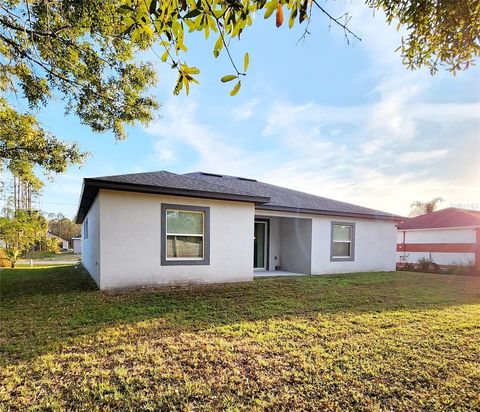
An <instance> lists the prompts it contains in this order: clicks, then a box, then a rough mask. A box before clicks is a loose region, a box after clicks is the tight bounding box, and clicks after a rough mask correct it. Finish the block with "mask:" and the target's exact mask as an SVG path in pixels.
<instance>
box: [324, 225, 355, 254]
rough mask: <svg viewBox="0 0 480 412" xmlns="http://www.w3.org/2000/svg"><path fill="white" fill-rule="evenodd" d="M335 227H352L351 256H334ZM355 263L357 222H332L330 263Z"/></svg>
mask: <svg viewBox="0 0 480 412" xmlns="http://www.w3.org/2000/svg"><path fill="white" fill-rule="evenodd" d="M335 226H350V227H351V233H352V239H351V241H350V256H334V255H333V244H334V243H335V242H334V241H333V228H334V227H335ZM354 261H355V222H339V221H332V222H331V229H330V262H354Z"/></svg>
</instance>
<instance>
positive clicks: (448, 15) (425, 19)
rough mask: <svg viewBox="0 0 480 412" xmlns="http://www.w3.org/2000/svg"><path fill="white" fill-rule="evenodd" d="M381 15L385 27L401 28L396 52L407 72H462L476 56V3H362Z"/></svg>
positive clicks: (479, 48)
mask: <svg viewBox="0 0 480 412" xmlns="http://www.w3.org/2000/svg"><path fill="white" fill-rule="evenodd" d="M366 2H367V4H368V5H369V6H370V7H372V8H375V9H380V10H383V11H384V12H385V15H386V17H387V22H388V23H389V24H391V23H394V24H397V27H398V28H400V27H404V28H406V30H407V35H406V37H404V38H403V39H402V44H401V46H400V50H401V53H402V57H403V61H404V63H405V64H406V65H407V66H408V67H409V68H410V69H419V68H421V67H427V68H429V69H430V72H431V73H432V74H433V73H435V72H437V71H438V69H439V67H440V66H445V67H446V68H447V69H448V70H450V71H452V72H454V73H455V72H457V71H459V70H465V69H467V68H468V67H470V65H472V64H473V63H474V60H475V58H477V57H478V56H479V55H480V1H478V0H421V1H414V0H366Z"/></svg>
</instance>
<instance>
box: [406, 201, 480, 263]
mask: <svg viewBox="0 0 480 412" xmlns="http://www.w3.org/2000/svg"><path fill="white" fill-rule="evenodd" d="M422 258H423V259H427V260H430V261H432V262H434V263H436V264H437V265H439V266H452V265H455V266H457V265H464V266H476V267H477V271H480V211H478V210H468V209H460V208H454V207H449V208H446V209H442V210H438V211H436V212H432V213H427V214H425V215H421V216H417V217H414V218H411V219H406V220H405V221H403V222H401V223H400V224H399V226H398V233H397V263H398V265H399V266H403V265H405V264H406V263H412V264H416V263H417V262H418V261H419V260H420V259H422Z"/></svg>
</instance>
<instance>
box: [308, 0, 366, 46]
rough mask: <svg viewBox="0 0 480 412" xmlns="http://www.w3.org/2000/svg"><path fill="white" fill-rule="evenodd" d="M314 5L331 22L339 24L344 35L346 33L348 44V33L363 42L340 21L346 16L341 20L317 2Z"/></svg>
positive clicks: (314, 0)
mask: <svg viewBox="0 0 480 412" xmlns="http://www.w3.org/2000/svg"><path fill="white" fill-rule="evenodd" d="M313 4H315V6H317V7H318V8H319V9H320V11H321V12H322V13H323V14H325V15H326V16H327V17H328V18H329V19H330V21H333V22H334V23H335V24H337V25H338V26H340V27H341V28H342V29H343V31H344V33H345V37H346V38H347V42H348V37H347V33H348V34H350V35H352V36H353V37H354V38H356V39H357V40H359V41H362V39H361V38H360V37H358V36H357V35H356V34H355V33H354V32H353V31H351V30H350V29H349V28H348V27H347V25H346V24H344V23H342V22H341V21H340V19H341V18H342V17H343V16H345V14H344V15H343V16H340V17H339V18H335V17H333V16H332V15H331V14H330V13H329V12H328V11H327V10H325V9H324V8H323V7H322V6H321V5H320V4H319V3H318V1H317V0H313Z"/></svg>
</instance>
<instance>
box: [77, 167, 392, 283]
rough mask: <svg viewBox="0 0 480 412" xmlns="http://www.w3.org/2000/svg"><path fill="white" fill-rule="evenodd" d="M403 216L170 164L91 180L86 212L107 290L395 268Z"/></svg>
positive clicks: (87, 251)
mask: <svg viewBox="0 0 480 412" xmlns="http://www.w3.org/2000/svg"><path fill="white" fill-rule="evenodd" d="M399 220H400V218H399V217H398V216H395V215H392V214H389V213H384V212H380V211H377V210H372V209H367V208H364V207H360V206H355V205H352V204H348V203H344V202H339V201H336V200H331V199H327V198H324V197H319V196H314V195H311V194H307V193H302V192H298V191H295V190H291V189H286V188H283V187H279V186H274V185H270V184H267V183H262V182H257V181H256V180H253V179H247V178H242V177H233V176H224V175H219V174H212V173H200V172H198V173H188V174H185V175H179V174H174V173H170V172H166V171H161V172H151V173H135V174H128V175H119V176H107V177H97V178H90V179H84V183H83V189H82V195H81V199H80V206H79V210H78V214H77V223H79V224H82V262H83V265H84V267H85V268H86V269H87V271H88V272H89V273H90V275H91V276H92V277H93V279H94V280H95V282H96V283H97V285H98V286H99V287H100V289H109V288H119V287H136V286H142V285H156V284H172V283H189V282H198V283H207V282H238V281H249V280H252V278H253V276H254V274H257V273H259V272H268V271H272V274H275V273H279V272H274V271H275V270H280V271H282V272H292V273H303V274H326V273H345V272H361V271H392V270H395V243H396V223H397V222H398V221H399Z"/></svg>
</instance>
